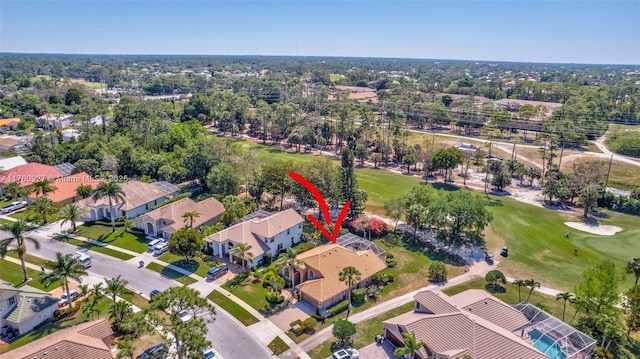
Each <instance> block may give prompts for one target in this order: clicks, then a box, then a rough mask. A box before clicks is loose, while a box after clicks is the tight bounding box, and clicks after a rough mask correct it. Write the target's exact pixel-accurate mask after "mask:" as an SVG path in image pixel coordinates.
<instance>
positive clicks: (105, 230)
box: [76, 221, 149, 253]
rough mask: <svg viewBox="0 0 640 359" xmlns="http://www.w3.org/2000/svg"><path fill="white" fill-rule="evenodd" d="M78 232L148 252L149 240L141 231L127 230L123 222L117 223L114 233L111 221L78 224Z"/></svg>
mask: <svg viewBox="0 0 640 359" xmlns="http://www.w3.org/2000/svg"><path fill="white" fill-rule="evenodd" d="M76 234H78V235H79V236H82V237H86V238H89V239H93V240H94V241H98V242H102V243H106V244H110V245H112V246H116V247H120V248H124V249H128V250H130V251H133V252H136V253H142V252H146V251H147V244H148V243H149V240H148V239H147V238H146V237H145V235H144V233H142V232H141V231H138V230H131V231H129V232H125V231H124V228H123V227H122V223H116V231H115V232H113V233H112V232H111V223H110V222H102V221H97V222H86V223H84V224H82V225H81V226H78V231H77V232H76Z"/></svg>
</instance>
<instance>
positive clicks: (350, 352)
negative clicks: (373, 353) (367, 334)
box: [333, 348, 360, 359]
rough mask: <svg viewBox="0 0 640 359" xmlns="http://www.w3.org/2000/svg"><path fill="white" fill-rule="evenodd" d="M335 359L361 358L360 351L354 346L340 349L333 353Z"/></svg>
mask: <svg viewBox="0 0 640 359" xmlns="http://www.w3.org/2000/svg"><path fill="white" fill-rule="evenodd" d="M333 359H360V353H358V351H357V350H355V349H353V348H346V349H340V350H338V351H337V352H335V353H333Z"/></svg>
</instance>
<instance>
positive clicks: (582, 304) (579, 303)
mask: <svg viewBox="0 0 640 359" xmlns="http://www.w3.org/2000/svg"><path fill="white" fill-rule="evenodd" d="M570 303H571V304H573V306H574V307H576V311H575V313H573V317H571V320H570V321H569V325H571V323H573V320H574V319H576V316H577V315H578V313H579V312H580V311H581V310H583V311H585V313H586V312H587V311H588V310H589V309H588V308H589V300H588V299H586V298H583V297H578V296H575V297H574V298H573V299H572V300H571V302H570Z"/></svg>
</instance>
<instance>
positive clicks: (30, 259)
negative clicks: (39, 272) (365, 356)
mask: <svg viewBox="0 0 640 359" xmlns="http://www.w3.org/2000/svg"><path fill="white" fill-rule="evenodd" d="M7 256H8V257H12V258H16V259H19V258H18V252H16V251H9V252H7ZM24 260H25V261H27V263H31V264H35V265H37V266H41V267H46V265H45V264H46V263H47V262H48V260H46V259H44V258H41V257H38V256H34V255H32V254H29V253H25V255H24Z"/></svg>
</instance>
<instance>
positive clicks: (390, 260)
mask: <svg viewBox="0 0 640 359" xmlns="http://www.w3.org/2000/svg"><path fill="white" fill-rule="evenodd" d="M385 262H387V267H388V268H393V267H395V266H396V264H397V263H396V259H395V258H389V257H387V259H385Z"/></svg>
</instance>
